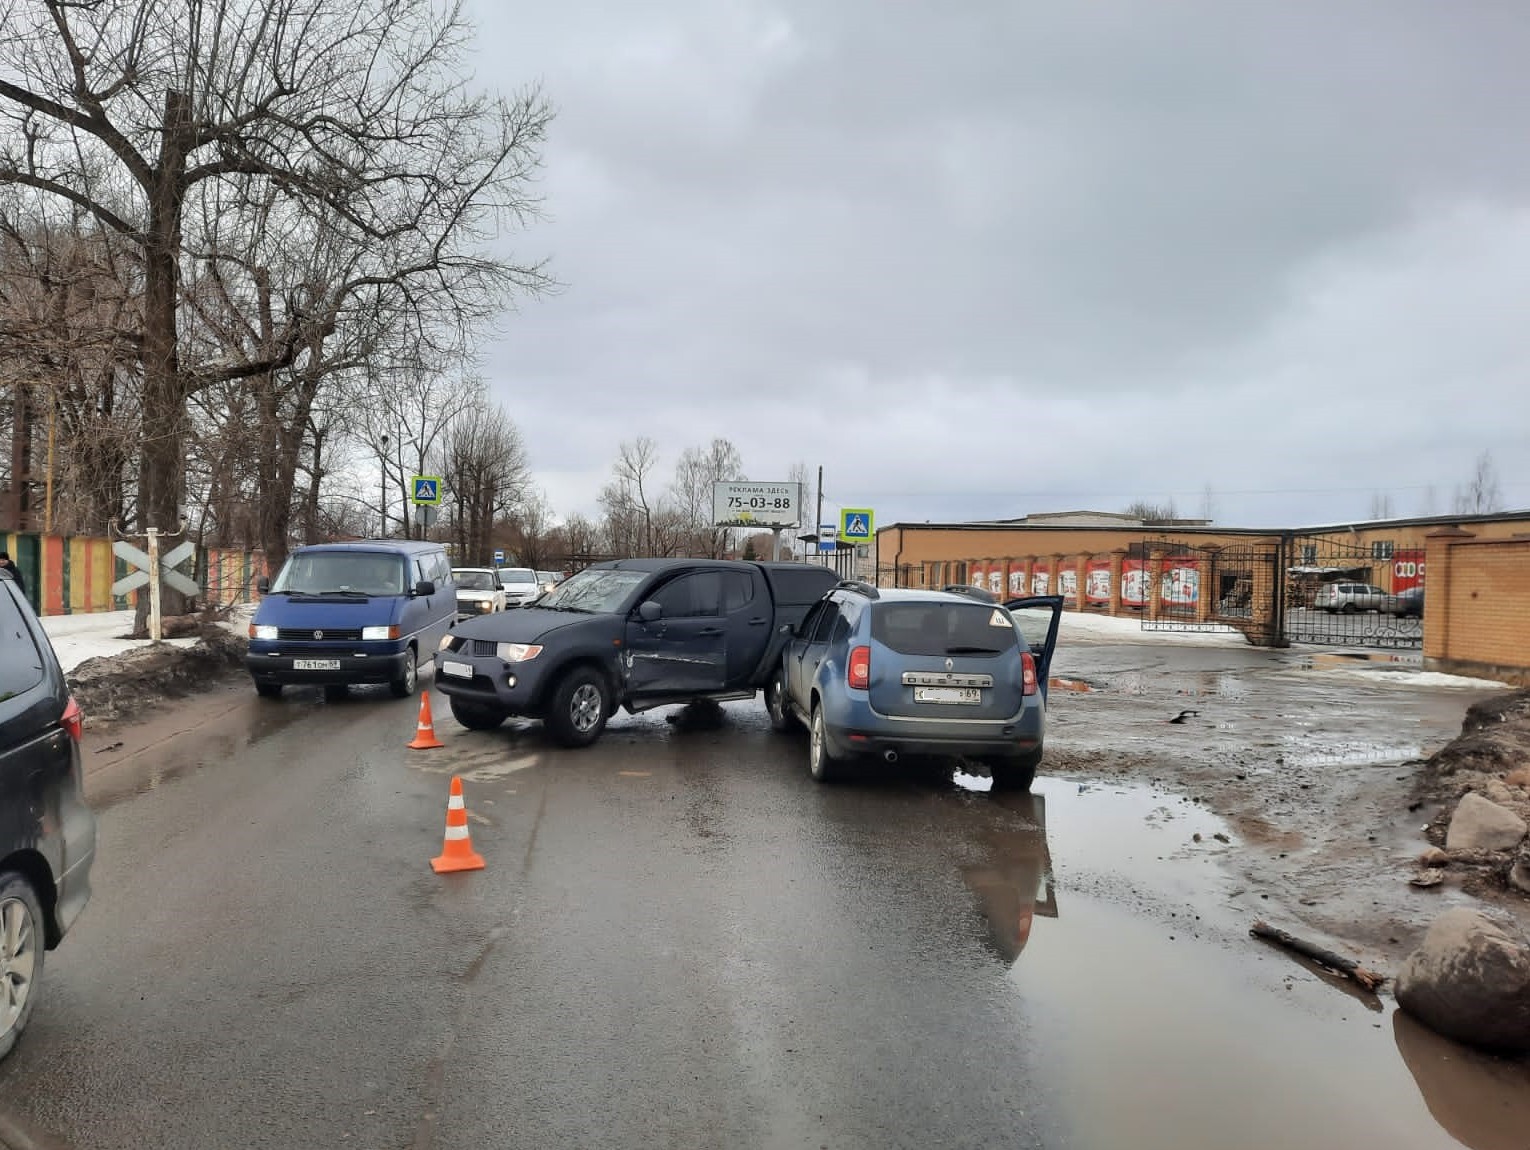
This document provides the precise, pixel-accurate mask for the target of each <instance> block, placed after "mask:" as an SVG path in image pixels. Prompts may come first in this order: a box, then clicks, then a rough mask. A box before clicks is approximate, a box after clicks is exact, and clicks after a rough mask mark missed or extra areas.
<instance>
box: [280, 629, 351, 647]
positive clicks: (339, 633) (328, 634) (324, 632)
mask: <svg viewBox="0 0 1530 1150" xmlns="http://www.w3.org/2000/svg"><path fill="white" fill-rule="evenodd" d="M276 637H277V638H278V639H280V640H281V641H282V642H283V643H359V642H360V641H361V629H360V628H359V627H282V628H279V629H278V630H277V632H276Z"/></svg>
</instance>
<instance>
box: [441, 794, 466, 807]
mask: <svg viewBox="0 0 1530 1150" xmlns="http://www.w3.org/2000/svg"><path fill="white" fill-rule="evenodd" d="M446 809H447V810H449V811H462V810H466V809H467V807H466V806H465V805H464V804H463V802H462V796H461V795H452V796H451V797H449V798H448V799H447V800H446Z"/></svg>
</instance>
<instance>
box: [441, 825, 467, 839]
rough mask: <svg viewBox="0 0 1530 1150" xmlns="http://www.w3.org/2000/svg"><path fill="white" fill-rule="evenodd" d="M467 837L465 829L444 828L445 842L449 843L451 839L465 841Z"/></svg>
mask: <svg viewBox="0 0 1530 1150" xmlns="http://www.w3.org/2000/svg"><path fill="white" fill-rule="evenodd" d="M467 837H468V829H467V827H447V828H446V841H447V842H451V841H452V840H453V839H465V838H467Z"/></svg>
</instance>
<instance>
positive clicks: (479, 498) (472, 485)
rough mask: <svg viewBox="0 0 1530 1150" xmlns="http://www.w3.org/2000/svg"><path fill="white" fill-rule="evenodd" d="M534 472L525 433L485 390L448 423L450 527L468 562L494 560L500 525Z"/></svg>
mask: <svg viewBox="0 0 1530 1150" xmlns="http://www.w3.org/2000/svg"><path fill="white" fill-rule="evenodd" d="M529 474H530V471H529V469H528V467H527V464H526V448H525V445H524V444H523V443H522V441H521V433H520V431H519V429H517V428H516V426H515V424H514V423H512V422H511V421H510V417H509V416H508V415H507V414H506V413H505V409H504V408H503V407H501V406H499V405H498V404H494V403H490V402H488V401H487V400H486V399H484V398H483V397H482V396H480V397H479V398H478V400H477V402H476V403H475V404H474V406H473V407H471V408H469V409H468V410H466V411H464V412H463V413H462V414H461V416H460V417H459V418H457V419H456V420H454V421H453V422H452V423H451V425H450V426H449V427H448V428H447V430H446V433H445V438H444V439H443V441H442V444H441V477H442V479H444V480H445V481H446V487H447V490H448V491H450V493H451V522H450V530H451V533H452V536H453V539H454V541H455V542H456V544H457V548H458V557H459V558H460V559H461V560H462V561H463V562H465V563H471V564H474V565H486V564H487V563H488V562H489V561H490V559H491V558H492V554H491V552H492V551H493V535H494V528H495V525H496V524H497V523H499V522H500V521H501V520H502V519H504V518H506V517H507V516H508V514H509V512H510V510H511V509H512V508H513V507H514V506H516V505H517V504H519V503H520V502H521V500H522V498H523V497H524V495H525V492H526V484H527V480H528V477H529ZM521 560H522V562H526V558H525V556H524V555H522V557H521Z"/></svg>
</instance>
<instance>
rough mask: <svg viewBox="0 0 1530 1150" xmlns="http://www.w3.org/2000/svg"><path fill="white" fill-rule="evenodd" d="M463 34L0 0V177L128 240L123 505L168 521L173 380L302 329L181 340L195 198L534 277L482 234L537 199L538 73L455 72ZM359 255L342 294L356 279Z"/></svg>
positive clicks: (370, 20)
mask: <svg viewBox="0 0 1530 1150" xmlns="http://www.w3.org/2000/svg"><path fill="white" fill-rule="evenodd" d="M471 34H472V29H471V27H470V26H469V24H468V23H467V21H466V20H465V19H464V18H463V16H462V13H461V9H460V7H459V6H458V5H456V4H447V5H445V6H443V5H441V4H439V3H437V2H435V0H177V2H175V3H166V2H164V0H92V2H90V3H81V2H79V0H38V2H37V3H33V4H26V5H21V4H11V5H9V6H7V7H6V8H4V9H3V11H0V184H7V185H11V186H14V187H18V188H22V189H27V190H28V191H30V192H32V193H34V194H36V195H37V196H39V197H43V198H48V199H52V200H54V201H62V202H67V203H69V204H72V205H74V206H75V207H77V208H79V209H80V210H81V211H83V212H85V213H87V214H89V215H90V216H91V217H93V218H94V219H95V220H96V221H97V222H98V223H99V224H101V225H102V226H104V227H105V228H108V229H110V230H111V231H113V232H115V233H116V234H117V235H118V236H120V237H121V239H122V240H123V241H124V242H125V243H127V244H128V245H130V246H131V247H132V248H133V249H134V250H135V257H136V260H137V265H138V270H139V274H140V275H141V277H142V293H141V297H142V302H141V317H140V325H139V327H140V331H139V342H138V347H137V351H138V358H139V363H140V365H141V371H142V398H141V409H142V410H141V415H142V439H143V443H142V450H141V453H140V459H139V469H138V483H137V487H138V492H137V495H138V510H139V521H140V525H141V526H158V527H162V528H163V527H171V526H173V525H174V524H175V522H176V521H177V513H178V509H179V506H180V503H181V499H182V495H183V491H184V480H185V472H184V464H183V460H184V454H185V441H186V436H187V415H188V408H187V403H188V400H189V399H190V397H191V396H192V395H194V394H195V393H197V392H198V391H200V390H202V389H204V388H210V387H216V386H217V385H219V384H220V383H224V382H228V381H231V380H243V379H252V378H255V377H258V376H262V375H264V374H267V373H270V372H274V371H279V370H282V369H285V368H288V367H290V366H292V365H293V364H294V363H295V362H296V361H297V360H298V358H299V357H300V356H301V355H302V354H303V353H304V352H305V350H307V349H308V348H309V346H310V343H309V341H310V340H311V338H312V334H313V325H312V323H310V322H306V321H307V320H308V319H310V318H311V317H309V316H307V315H302V314H300V315H299V316H297V317H290V316H289V317H284V319H296V320H297V322H290V323H283V324H280V325H278V330H279V331H280V336H279V337H278V338H277V339H276V340H275V341H274V342H271V343H268V344H267V345H266V346H265V347H263V348H262V349H261V351H260V353H259V354H256V355H253V356H249V357H241V358H238V359H236V360H234V361H233V362H230V361H228V360H227V359H225V358H223V357H221V356H214V357H211V358H200V357H198V356H197V355H196V354H195V349H194V348H193V347H190V346H188V347H183V346H182V343H181V338H180V337H181V328H182V325H181V322H180V321H181V314H182V307H183V302H184V297H183V281H184V279H185V278H186V271H187V259H188V235H187V227H188V223H189V222H191V221H194V220H195V219H196V218H197V217H196V214H195V213H193V212H192V211H191V209H192V208H193V206H195V205H199V204H201V203H204V202H206V201H208V200H216V199H218V198H219V197H220V195H223V196H226V194H227V193H228V190H229V189H230V188H231V187H233V188H235V189H238V191H237V194H238V195H239V196H249V195H251V194H252V190H253V189H260V190H264V191H268V192H270V193H272V194H273V195H274V196H275V197H276V199H277V200H279V201H280V202H281V203H283V204H285V205H289V206H290V207H291V208H292V209H293V210H295V211H296V212H298V213H307V214H309V215H311V217H312V218H313V219H315V220H320V221H322V226H323V228H324V229H325V230H327V231H329V232H331V233H332V234H333V235H335V236H336V237H338V238H340V239H342V240H346V241H349V242H350V243H352V244H354V245H358V246H365V247H366V248H367V249H368V250H369V251H370V252H371V253H372V255H373V257H374V259H375V260H376V261H378V262H381V263H383V264H388V265H391V271H392V279H393V280H395V281H396V280H398V279H400V278H404V279H407V278H409V277H408V275H407V274H406V273H408V272H411V271H414V272H418V279H419V280H420V282H422V283H430V282H439V281H441V280H446V281H448V282H451V281H456V282H458V283H463V284H469V285H471V286H472V287H473V288H475V289H477V290H478V291H480V292H481V293H484V294H485V295H487V296H493V297H496V298H497V299H500V300H503V299H505V298H507V297H508V294H509V293H511V292H513V291H514V290H515V289H517V288H530V289H536V288H539V287H541V286H543V285H544V284H545V282H546V280H545V272H544V269H543V268H542V267H541V266H540V265H537V264H532V265H529V266H522V265H516V264H513V263H510V262H508V261H502V260H496V259H493V258H490V257H488V256H486V255H484V254H483V251H484V240H485V239H486V237H487V236H488V235H489V234H491V233H492V232H493V231H494V230H495V229H496V228H497V227H499V226H502V225H505V224H513V223H517V222H520V221H522V220H524V219H525V218H526V217H527V216H528V215H529V214H531V213H532V212H534V210H535V207H536V202H535V199H534V198H533V197H532V196H531V195H530V193H529V189H528V181H529V178H530V177H531V176H532V174H533V173H534V170H535V168H536V166H537V163H538V160H539V153H540V147H541V144H542V141H543V138H544V135H545V131H546V126H547V123H548V121H549V119H550V115H551V113H550V110H549V108H548V106H547V104H546V103H545V101H544V100H543V99H542V97H541V96H540V94H538V93H537V92H535V91H528V92H524V93H522V94H520V95H518V96H517V97H515V98H514V99H511V100H505V99H502V98H500V97H498V96H495V95H488V94H483V95H480V94H475V92H474V89H472V88H471V87H469V86H468V85H465V84H463V83H462V80H461V77H462V73H463V70H464V67H463V52H464V48H465V46H466V43H467V41H468V39H469V38H470V36H471ZM253 198H254V199H255V200H256V201H259V199H260V196H259V194H254V196H253ZM191 239H192V240H193V241H194V239H195V237H191ZM193 246H194V244H193ZM372 275H373V273H372V272H371V271H370V270H362V271H359V272H358V274H357V276H356V277H355V281H354V282H353V283H352V284H351V285H350V287H351V289H352V290H351V291H350V292H347V293H345V294H346V295H348V296H354V295H358V294H364V293H365V290H366V289H367V287H368V286H370V284H371V277H372ZM485 302H486V301H484V300H483V299H482V297H480V301H479V304H478V306H475V307H474V308H472V309H470V311H469V314H465V315H464V317H463V318H464V321H465V322H471V321H472V320H473V319H474V318H475V316H476V315H477V314H480V313H481V312H482V311H484V310H486V307H485V306H484V304H485ZM172 609H173V608H172Z"/></svg>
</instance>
